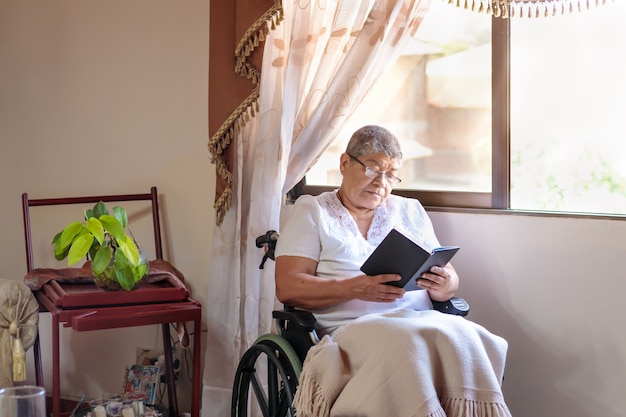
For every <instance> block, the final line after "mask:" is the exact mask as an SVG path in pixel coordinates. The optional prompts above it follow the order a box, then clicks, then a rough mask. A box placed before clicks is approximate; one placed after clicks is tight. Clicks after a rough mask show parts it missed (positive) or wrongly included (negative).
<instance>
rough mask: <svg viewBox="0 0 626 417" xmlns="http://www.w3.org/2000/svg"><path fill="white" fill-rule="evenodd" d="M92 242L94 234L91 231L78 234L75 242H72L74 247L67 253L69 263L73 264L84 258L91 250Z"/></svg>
mask: <svg viewBox="0 0 626 417" xmlns="http://www.w3.org/2000/svg"><path fill="white" fill-rule="evenodd" d="M92 243H93V236H92V235H91V233H85V234H82V235H80V236H78V237H77V238H76V240H75V241H74V243H72V247H71V248H70V251H69V253H68V255H67V264H68V265H73V264H75V263H76V262H78V261H80V260H81V259H83V258H84V257H85V256H86V255H87V252H89V248H91V244H92Z"/></svg>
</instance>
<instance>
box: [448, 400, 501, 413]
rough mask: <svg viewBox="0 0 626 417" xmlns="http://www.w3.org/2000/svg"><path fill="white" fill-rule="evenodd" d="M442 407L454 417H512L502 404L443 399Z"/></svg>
mask: <svg viewBox="0 0 626 417" xmlns="http://www.w3.org/2000/svg"><path fill="white" fill-rule="evenodd" d="M441 406H442V407H443V409H444V410H445V412H446V415H448V416H454V417H511V412H510V411H509V408H508V407H507V406H506V405H505V404H504V403H500V402H486V401H476V400H470V399H467V398H442V399H441Z"/></svg>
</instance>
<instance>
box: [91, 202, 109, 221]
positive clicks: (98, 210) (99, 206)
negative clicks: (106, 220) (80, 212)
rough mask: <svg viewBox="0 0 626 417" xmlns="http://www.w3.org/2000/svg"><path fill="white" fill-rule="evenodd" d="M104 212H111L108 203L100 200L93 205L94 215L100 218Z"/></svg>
mask: <svg viewBox="0 0 626 417" xmlns="http://www.w3.org/2000/svg"><path fill="white" fill-rule="evenodd" d="M103 214H109V210H108V209H107V206H106V204H104V203H103V202H102V201H100V202H98V203H96V205H95V206H93V216H94V217H98V218H99V217H100V216H102V215H103Z"/></svg>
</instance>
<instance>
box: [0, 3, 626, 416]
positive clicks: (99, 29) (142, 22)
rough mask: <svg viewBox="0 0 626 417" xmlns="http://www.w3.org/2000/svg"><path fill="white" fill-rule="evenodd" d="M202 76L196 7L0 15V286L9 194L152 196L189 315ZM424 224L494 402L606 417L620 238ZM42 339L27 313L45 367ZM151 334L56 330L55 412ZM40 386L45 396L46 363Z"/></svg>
mask: <svg viewBox="0 0 626 417" xmlns="http://www.w3.org/2000/svg"><path fill="white" fill-rule="evenodd" d="M207 73H208V1H207V0H186V1H184V2H174V1H168V0H107V1H89V2H87V1H84V0H29V1H14V0H0V184H1V188H0V195H1V198H0V219H2V226H3V228H2V231H3V238H2V239H0V277H3V278H11V279H16V280H21V279H22V277H23V276H24V273H25V272H26V263H25V258H24V247H23V229H22V223H21V222H22V215H21V205H20V195H21V193H23V192H25V191H27V192H28V193H29V194H30V196H31V197H33V198H45V197H51V196H65V195H68V196H69V195H82V194H91V193H97V194H105V193H120V192H121V193H127V192H130V193H135V192H147V190H148V189H149V187H150V186H152V185H156V186H158V188H159V194H160V196H161V208H162V223H163V229H164V233H165V235H166V237H165V242H164V243H165V255H166V258H167V259H168V260H169V261H171V262H172V263H173V264H174V265H176V266H177V267H178V268H179V269H180V270H181V271H182V272H183V273H184V274H185V276H186V278H187V282H188V284H189V285H190V286H191V288H192V290H193V293H194V296H195V297H196V298H198V299H199V300H200V301H201V302H203V301H204V299H205V298H206V296H205V294H206V291H207V290H206V282H207V280H208V279H210V277H208V275H207V270H208V262H209V261H208V259H209V252H210V235H211V232H212V228H213V224H214V217H213V210H212V199H213V193H214V189H213V184H214V178H215V177H214V173H213V166H212V165H211V164H210V161H209V154H208V151H207V147H206V144H207V141H208V132H207V88H208V87H207ZM100 156H102V158H101V159H98V158H99V157H100ZM432 218H433V221H434V223H435V227H436V228H437V231H438V233H439V236H440V240H441V241H442V243H446V244H459V245H461V246H462V249H461V252H459V254H458V255H457V256H456V257H455V265H456V267H457V269H458V270H459V272H460V274H461V277H462V287H461V291H460V295H462V296H464V297H465V298H467V300H468V301H469V302H470V304H471V307H472V311H471V315H470V318H471V319H472V320H475V321H477V322H479V323H482V324H484V325H485V326H486V327H487V328H489V329H490V330H492V331H493V332H495V333H497V334H500V335H502V336H504V337H505V338H507V340H508V341H509V344H510V348H509V357H508V368H507V371H506V377H505V382H504V391H505V396H506V398H507V401H508V403H509V405H510V407H511V409H512V411H513V415H514V416H515V417H554V416H568V417H578V416H580V417H595V416H599V415H602V416H608V417H617V416H622V415H623V410H624V409H626V396H624V395H623V390H624V387H625V386H626V334H625V333H626V330H625V328H624V326H623V325H622V323H621V316H622V310H623V308H624V307H623V306H624V303H623V302H622V300H623V298H624V297H625V295H626V291H625V290H626V284H625V283H624V278H625V275H626V274H625V273H624V272H623V259H624V258H625V257H626V222H625V221H608V220H592V219H590V220H581V219H561V218H546V217H529V216H510V215H487V214H458V213H457V214H454V213H438V212H437V213H432ZM51 223H52V220H50V221H47V220H46V219H43V224H41V225H40V226H38V230H40V231H43V230H44V229H46V232H44V233H43V234H44V236H43V237H42V238H41V239H42V240H41V241H40V242H39V243H38V245H37V250H38V255H39V256H40V257H46V256H51V252H48V250H49V247H48V241H49V239H51V237H52V236H51V235H50V236H46V235H47V234H50V233H53V232H54V231H56V230H57V229H58V227H59V225H56V224H51ZM62 225H64V222H61V226H62ZM48 229H49V231H48ZM134 232H139V231H137V230H134ZM49 323H50V321H49V317H48V315H47V314H44V315H42V326H41V332H42V338H43V349H44V353H46V352H50V330H49V326H50V324H49ZM157 327H158V326H154V327H152V326H150V327H145V328H132V329H123V330H109V331H103V332H84V333H76V332H73V331H70V330H67V329H64V330H63V331H62V334H61V338H62V349H63V351H62V359H61V362H62V364H63V373H62V381H63V387H62V388H63V394H64V396H66V397H72V396H74V397H75V396H77V395H80V394H81V393H82V392H86V393H87V395H92V396H93V395H96V394H97V393H99V392H102V391H117V390H118V389H119V387H120V384H121V375H122V371H123V366H124V365H125V364H126V363H129V362H132V361H133V360H134V354H135V347H136V346H139V345H140V346H145V347H153V346H157V345H158V344H160V339H159V332H158V328H157ZM209 366H210V364H209ZM30 376H31V377H32V373H31V375H30ZM46 377H47V386H48V388H50V385H49V365H48V366H47V367H46ZM204 411H205V415H208V413H209V411H210V405H206V404H205V407H204Z"/></svg>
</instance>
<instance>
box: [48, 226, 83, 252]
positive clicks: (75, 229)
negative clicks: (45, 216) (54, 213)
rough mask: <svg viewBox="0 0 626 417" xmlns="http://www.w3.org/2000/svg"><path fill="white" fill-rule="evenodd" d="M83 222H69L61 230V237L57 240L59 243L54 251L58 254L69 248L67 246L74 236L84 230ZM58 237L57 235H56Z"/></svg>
mask: <svg viewBox="0 0 626 417" xmlns="http://www.w3.org/2000/svg"><path fill="white" fill-rule="evenodd" d="M83 227H85V226H83V224H82V223H81V222H72V223H70V224H68V225H67V226H66V227H65V229H63V231H62V232H61V237H60V238H59V240H57V243H58V245H57V246H56V247H55V250H54V253H55V255H58V254H60V253H62V252H64V251H65V249H67V247H68V246H69V245H70V244H71V243H72V241H73V240H74V238H76V236H78V235H79V234H80V232H81V231H82V230H83ZM55 239H56V237H55Z"/></svg>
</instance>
